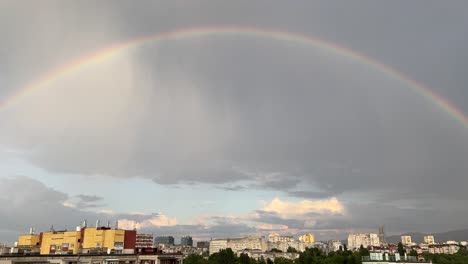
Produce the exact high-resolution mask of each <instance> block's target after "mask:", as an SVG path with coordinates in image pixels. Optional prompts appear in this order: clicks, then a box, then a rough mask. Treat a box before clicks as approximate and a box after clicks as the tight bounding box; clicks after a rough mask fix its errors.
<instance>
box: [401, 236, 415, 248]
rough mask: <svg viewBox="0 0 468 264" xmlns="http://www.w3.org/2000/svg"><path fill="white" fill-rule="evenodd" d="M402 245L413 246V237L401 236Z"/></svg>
mask: <svg viewBox="0 0 468 264" xmlns="http://www.w3.org/2000/svg"><path fill="white" fill-rule="evenodd" d="M401 243H402V244H403V245H405V246H406V245H411V244H413V240H412V239H411V236H401Z"/></svg>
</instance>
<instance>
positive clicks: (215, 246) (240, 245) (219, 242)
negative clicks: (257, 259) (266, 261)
mask: <svg viewBox="0 0 468 264" xmlns="http://www.w3.org/2000/svg"><path fill="white" fill-rule="evenodd" d="M226 248H230V249H232V251H234V253H236V252H237V251H239V250H244V249H257V250H261V251H262V252H265V251H266V250H267V243H266V241H265V237H263V236H262V237H243V238H226V239H214V240H211V241H210V254H213V253H216V252H219V251H220V250H221V249H226Z"/></svg>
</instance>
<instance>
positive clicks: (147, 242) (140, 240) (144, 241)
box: [135, 234, 154, 248]
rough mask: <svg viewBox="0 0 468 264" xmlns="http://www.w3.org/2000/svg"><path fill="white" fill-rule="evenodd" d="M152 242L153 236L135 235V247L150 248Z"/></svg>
mask: <svg viewBox="0 0 468 264" xmlns="http://www.w3.org/2000/svg"><path fill="white" fill-rule="evenodd" d="M153 241H154V237H153V234H136V242H135V247H137V248H152V247H153Z"/></svg>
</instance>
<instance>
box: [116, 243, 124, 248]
mask: <svg viewBox="0 0 468 264" xmlns="http://www.w3.org/2000/svg"><path fill="white" fill-rule="evenodd" d="M123 245H124V243H123V242H115V243H114V247H116V248H119V247H123Z"/></svg>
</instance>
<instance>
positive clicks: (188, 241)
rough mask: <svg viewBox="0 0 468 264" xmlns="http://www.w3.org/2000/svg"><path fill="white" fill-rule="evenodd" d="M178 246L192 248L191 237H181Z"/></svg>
mask: <svg viewBox="0 0 468 264" xmlns="http://www.w3.org/2000/svg"><path fill="white" fill-rule="evenodd" d="M180 245H181V246H185V247H193V239H192V237H191V236H183V237H181V238H180Z"/></svg>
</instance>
